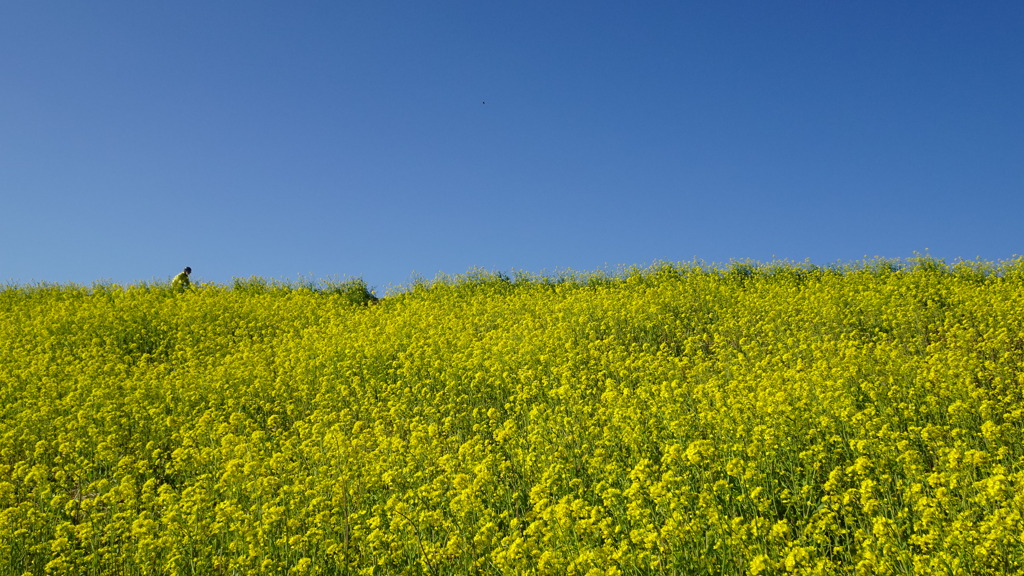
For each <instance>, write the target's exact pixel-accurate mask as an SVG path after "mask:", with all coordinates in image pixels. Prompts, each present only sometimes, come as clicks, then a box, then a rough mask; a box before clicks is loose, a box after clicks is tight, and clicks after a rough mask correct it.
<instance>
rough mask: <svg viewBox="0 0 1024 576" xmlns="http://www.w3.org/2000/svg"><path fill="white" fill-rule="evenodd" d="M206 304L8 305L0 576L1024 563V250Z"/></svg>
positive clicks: (0, 376)
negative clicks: (996, 258) (998, 256)
mask: <svg viewBox="0 0 1024 576" xmlns="http://www.w3.org/2000/svg"><path fill="white" fill-rule="evenodd" d="M194 288H195V289H193V290H189V291H185V292H183V293H179V292H177V291H175V290H173V289H172V288H171V287H170V286H169V285H166V286H165V285H131V286H110V285H105V286H104V285H101V286H94V287H91V288H85V287H80V286H74V285H67V286H9V287H7V288H4V289H2V290H0V575H4V574H12V575H14V574H18V575H20V574H24V573H28V574H107V573H119V574H222V573H226V574H322V575H326V574H432V575H440V574H579V575H597V574H604V575H613V574H623V575H629V574H701V573H704V574H747V573H749V574H909V573H915V574H930V573H943V574H1007V573H1019V572H1021V571H1024V566H1022V563H1024V560H1022V558H1024V539H1022V534H1024V521H1022V508H1024V489H1022V481H1024V472H1021V470H1022V469H1024V452H1022V448H1021V446H1022V440H1024V432H1022V430H1024V426H1022V424H1024V369H1022V368H1024V261H1021V260H1016V261H1010V262H1002V263H982V262H959V263H956V264H953V265H947V264H944V263H942V262H939V261H936V260H933V259H930V258H916V259H911V260H908V261H885V260H877V261H870V262H862V263H858V264H852V265H848V266H836V267H831V268H820V267H814V266H810V265H801V264H794V263H773V264H765V265H758V264H750V263H742V264H735V265H733V266H731V267H726V268H720V267H711V266H705V265H701V264H696V263H695V264H682V265H658V266H653V267H651V268H648V269H634V270H628V271H625V272H623V273H621V274H615V275H610V274H589V275H587V274H571V273H566V274H563V275H560V276H556V277H532V276H527V275H521V276H519V277H516V278H515V279H511V278H508V277H505V276H503V275H500V274H489V273H485V272H472V273H470V274H468V275H466V276H463V277H459V278H439V279H438V280H436V281H434V282H419V283H417V284H415V285H414V286H412V287H410V288H409V289H408V290H405V291H401V292H397V293H395V294H391V295H389V296H388V297H387V298H384V299H381V300H379V301H378V300H376V298H375V297H373V298H371V297H367V296H365V294H367V292H366V291H365V285H364V284H360V285H355V284H353V285H352V286H346V287H343V288H344V289H342V288H338V289H317V288H316V287H315V286H308V285H303V286H292V285H287V284H268V283H265V282H262V281H258V280H257V279H253V280H246V281H238V282H236V283H235V284H234V285H233V286H231V287H226V286H219V285H199V286H195V287H194ZM350 288H352V289H350ZM353 294H355V295H356V296H358V297H353Z"/></svg>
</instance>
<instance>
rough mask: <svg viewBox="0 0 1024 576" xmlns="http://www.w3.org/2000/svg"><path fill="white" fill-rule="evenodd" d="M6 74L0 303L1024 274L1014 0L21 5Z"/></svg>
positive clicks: (3, 28)
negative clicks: (359, 285) (788, 277)
mask: <svg viewBox="0 0 1024 576" xmlns="http://www.w3.org/2000/svg"><path fill="white" fill-rule="evenodd" d="M0 78H2V79H3V87H2V89H0V199H2V200H0V206H2V212H0V213H2V216H3V224H2V226H0V243H2V248H0V281H7V282H15V283H34V282H42V281H45V282H59V283H64V282H76V283H81V284H86V285H89V284H91V283H93V282H96V281H111V282H117V283H129V282H135V281H153V280H166V279H169V278H170V277H171V276H173V275H174V274H175V273H177V272H178V271H179V270H180V269H181V268H182V267H183V266H185V265H189V266H191V267H192V268H193V270H194V272H193V278H194V279H198V280H200V281H209V282H218V283H227V282H230V281H231V279H232V278H234V277H248V276H252V275H257V276H263V277H266V278H274V279H279V280H295V279H299V278H314V279H316V278H321V279H322V278H337V277H352V276H359V277H362V278H364V279H365V280H366V281H367V282H368V283H369V284H370V285H371V286H374V287H376V288H377V289H378V292H384V291H386V290H387V289H388V288H389V287H399V286H401V285H403V284H406V283H408V282H409V281H410V280H411V279H412V278H413V277H414V275H415V276H420V277H424V278H427V279H431V278H434V277H435V276H436V275H437V274H438V273H440V272H443V273H447V274H450V275H457V274H461V273H464V272H466V271H468V270H469V269H471V268H474V267H482V268H485V269H488V270H493V271H499V270H500V271H506V272H509V271H515V270H523V271H528V272H533V273H545V272H553V271H557V270H564V269H575V270H586V271H590V270H597V269H603V268H614V267H616V266H620V265H627V266H628V265H647V264H650V263H653V262H658V261H668V262H681V261H691V260H693V259H701V260H704V261H707V262H717V263H728V262H729V261H730V260H732V259H748V258H749V259H755V260H761V261H771V260H774V259H790V260H797V261H803V260H806V259H809V260H810V261H812V262H815V263H819V264H828V263H832V262H835V261H846V262H849V261H856V260H860V259H862V258H864V257H869V258H871V257H876V256H881V257H890V258H892V257H912V256H913V255H914V253H915V252H921V253H924V252H925V251H927V252H928V253H929V254H931V255H932V256H936V257H939V258H943V259H947V260H949V261H953V260H957V259H975V258H981V259H985V260H1002V259H1008V258H1011V257H1013V256H1014V255H1017V254H1021V253H1022V252H1024V247H1022V246H1021V240H1022V230H1021V225H1020V224H1021V220H1022V214H1024V186H1022V185H1024V105H1022V104H1021V103H1022V102H1024V3H1021V2H1016V1H1014V2H1001V1H994V2H982V3H967V2H950V1H934V2H913V3H911V2H902V3H901V2H888V1H865V2H787V1H782V2H762V1H746V2H734V1H723V2H679V1H674V2H659V1H651V2H606V1H592V2H576V1H566V2H549V1H545V2H539V1H538V2H533V1H527V2H490V1H483V0H473V1H466V2H461V1H454V2H445V1H441V2H411V1H409V2H389V1H379V0H378V1H367V2H363V1H354V2H261V1H248V2H194V1H185V2H173V3H172V2H127V1H124V2H109V1H102V0H100V1H96V2H71V1H64V2H28V1H13V2H5V3H3V5H0Z"/></svg>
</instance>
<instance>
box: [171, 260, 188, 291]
mask: <svg viewBox="0 0 1024 576" xmlns="http://www.w3.org/2000/svg"><path fill="white" fill-rule="evenodd" d="M191 273H192V269H191V268H189V267H188V266H185V269H184V270H182V271H181V274H178V275H177V276H175V277H174V280H172V281H171V288H174V289H175V290H176V291H178V292H184V291H185V289H186V288H190V287H191V286H192V281H191V280H189V279H188V275H189V274H191Z"/></svg>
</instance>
